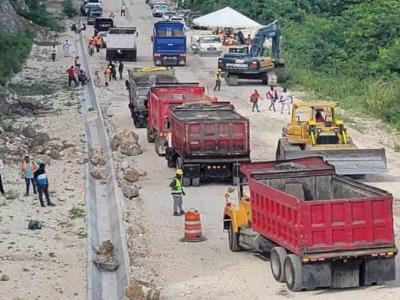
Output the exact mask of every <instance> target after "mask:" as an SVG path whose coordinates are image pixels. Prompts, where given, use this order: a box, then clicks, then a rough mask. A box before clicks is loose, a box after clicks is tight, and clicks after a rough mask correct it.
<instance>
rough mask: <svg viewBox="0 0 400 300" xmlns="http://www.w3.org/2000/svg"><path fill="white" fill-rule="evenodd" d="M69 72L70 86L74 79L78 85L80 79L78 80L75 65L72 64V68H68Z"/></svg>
mask: <svg viewBox="0 0 400 300" xmlns="http://www.w3.org/2000/svg"><path fill="white" fill-rule="evenodd" d="M67 73H68V86H71V82H72V81H73V82H75V86H78V81H77V80H76V72H75V68H74V66H71V68H69V69H68V70H67Z"/></svg>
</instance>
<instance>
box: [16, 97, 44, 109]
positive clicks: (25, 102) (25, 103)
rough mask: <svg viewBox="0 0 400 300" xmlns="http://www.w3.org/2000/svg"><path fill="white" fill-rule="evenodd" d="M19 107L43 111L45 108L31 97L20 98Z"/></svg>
mask: <svg viewBox="0 0 400 300" xmlns="http://www.w3.org/2000/svg"><path fill="white" fill-rule="evenodd" d="M18 102H19V105H20V106H21V107H22V108H27V109H29V110H36V109H43V108H45V107H44V106H43V104H42V103H40V101H39V100H37V99H34V98H31V97H20V98H19V99H18Z"/></svg>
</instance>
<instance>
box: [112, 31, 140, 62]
mask: <svg viewBox="0 0 400 300" xmlns="http://www.w3.org/2000/svg"><path fill="white" fill-rule="evenodd" d="M138 35H139V34H138V31H137V28H136V27H114V28H110V31H109V32H108V34H107V52H106V59H107V60H108V61H136V59H137V53H136V51H137V45H136V39H137V37H138Z"/></svg>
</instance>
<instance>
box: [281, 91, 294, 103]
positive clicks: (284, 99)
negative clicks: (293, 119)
mask: <svg viewBox="0 0 400 300" xmlns="http://www.w3.org/2000/svg"><path fill="white" fill-rule="evenodd" d="M281 97H282V98H281V102H285V103H286V102H290V101H291V97H292V94H291V93H290V92H289V91H287V92H285V93H283V94H282V96H281Z"/></svg>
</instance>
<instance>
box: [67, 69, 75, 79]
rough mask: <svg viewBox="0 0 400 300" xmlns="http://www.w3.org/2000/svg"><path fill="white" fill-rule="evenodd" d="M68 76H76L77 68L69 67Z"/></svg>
mask: <svg viewBox="0 0 400 300" xmlns="http://www.w3.org/2000/svg"><path fill="white" fill-rule="evenodd" d="M67 73H68V76H69V77H75V69H74V68H69V69H68V70H67Z"/></svg>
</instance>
